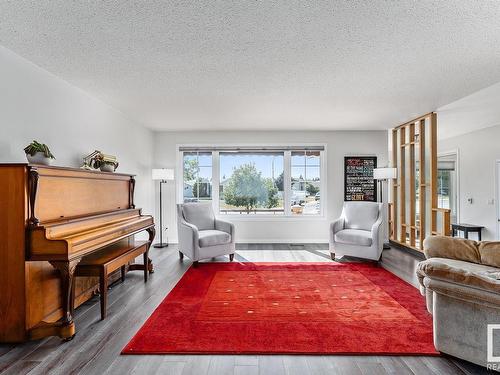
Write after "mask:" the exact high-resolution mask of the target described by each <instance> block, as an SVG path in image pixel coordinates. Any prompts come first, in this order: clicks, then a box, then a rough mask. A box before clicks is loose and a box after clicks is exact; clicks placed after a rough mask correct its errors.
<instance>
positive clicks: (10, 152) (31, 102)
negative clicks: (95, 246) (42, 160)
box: [0, 47, 154, 213]
mask: <svg viewBox="0 0 500 375" xmlns="http://www.w3.org/2000/svg"><path fill="white" fill-rule="evenodd" d="M33 139H36V140H38V141H41V142H43V143H46V144H47V145H48V146H49V147H50V149H51V151H52V153H53V154H54V155H55V157H56V158H57V159H56V160H55V161H54V165H60V166H72V167H79V166H80V165H81V163H82V157H83V156H85V155H87V154H89V153H90V152H92V151H94V150H95V149H97V150H101V151H103V152H105V153H108V154H112V155H116V156H117V157H118V160H119V162H120V166H119V171H121V172H126V173H133V174H136V175H137V184H136V199H135V200H136V204H137V207H142V208H143V209H144V212H145V213H151V212H152V210H153V199H154V197H153V186H152V181H151V164H152V148H153V147H152V146H153V133H152V132H151V131H150V130H147V129H145V128H143V127H142V126H140V125H139V124H137V123H134V122H133V121H131V120H129V119H127V118H126V117H125V116H124V115H123V114H122V113H120V112H118V111H116V110H115V109H113V108H112V107H110V106H108V105H106V104H104V103H103V102H101V101H99V100H97V99H94V98H93V97H91V96H89V95H88V94H86V93H85V92H83V91H82V90H80V89H78V88H76V87H74V86H72V85H70V84H69V83H67V82H65V81H63V80H61V79H60V78H58V77H56V76H54V75H52V74H50V73H48V72H47V71H45V70H43V69H41V68H39V67H37V66H35V65H33V64H32V63H31V62H29V61H27V60H25V59H23V58H22V57H20V56H18V55H16V54H14V53H13V52H11V51H10V50H8V49H5V48H3V47H0V162H2V163H4V162H26V157H25V155H24V151H23V148H24V146H26V145H27V144H28V143H30V142H31V141H32V140H33Z"/></svg>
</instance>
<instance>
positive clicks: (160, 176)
mask: <svg viewBox="0 0 500 375" xmlns="http://www.w3.org/2000/svg"><path fill="white" fill-rule="evenodd" d="M152 177H153V180H173V179H174V170H173V169H168V168H157V169H153V170H152Z"/></svg>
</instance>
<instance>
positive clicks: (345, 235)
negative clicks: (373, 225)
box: [335, 229, 372, 246]
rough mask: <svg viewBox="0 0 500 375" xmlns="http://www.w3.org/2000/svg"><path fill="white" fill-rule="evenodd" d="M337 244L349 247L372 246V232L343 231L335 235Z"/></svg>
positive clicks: (358, 230)
mask: <svg viewBox="0 0 500 375" xmlns="http://www.w3.org/2000/svg"><path fill="white" fill-rule="evenodd" d="M335 242H339V243H344V244H347V245H359V246H371V245H372V232H371V231H368V230H360V229H343V230H341V231H338V232H337V233H335Z"/></svg>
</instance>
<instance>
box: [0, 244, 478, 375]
mask: <svg viewBox="0 0 500 375" xmlns="http://www.w3.org/2000/svg"><path fill="white" fill-rule="evenodd" d="M327 248H328V246H327V245H324V244H308V245H292V244H269V245H264V244H238V245H237V249H238V250H237V256H236V260H238V261H260V262H266V261H268V262H322V261H324V262H331V260H330V255H329V253H328V251H327ZM151 257H152V258H153V261H154V264H155V270H156V271H155V273H154V274H153V275H152V277H151V278H150V280H149V282H148V283H146V284H145V283H144V282H143V280H142V273H141V272H130V273H128V274H127V279H126V281H125V282H124V283H118V284H115V285H114V286H113V287H112V288H111V290H110V291H109V302H108V317H107V319H106V320H104V321H100V320H99V318H100V315H99V314H100V313H99V301H98V299H97V298H94V299H92V300H91V301H88V302H87V303H85V304H84V305H83V306H81V307H80V308H78V309H77V310H76V312H75V322H76V326H77V331H78V333H77V335H76V337H75V338H74V339H73V341H70V342H67V343H64V342H61V340H60V339H58V338H55V337H52V338H48V339H44V340H39V341H33V342H28V343H25V344H22V345H5V344H4V345H0V373H1V374H16V375H18V374H28V373H29V374H99V375H100V374H119V375H124V374H185V375H188V374H193V375H204V374H213V375H224V374H235V375H251V374H262V375H265V374H270V375H271V374H272V375H280V374H297V375H306V374H370V375H372V374H398V375H399V374H439V375H441V374H453V375H455V374H482V373H486V370H485V369H483V368H481V367H478V366H475V365H473V364H470V363H468V362H464V361H461V360H458V359H455V358H452V357H448V356H442V357H412V356H340V355H330V356H304V355H135V356H120V354H119V353H120V351H121V349H122V348H123V347H124V346H125V344H126V343H127V342H128V341H129V340H130V338H131V337H132V336H133V335H134V334H135V333H136V332H137V330H138V329H139V328H140V327H141V325H142V324H143V323H144V321H145V320H146V319H147V318H148V317H149V316H150V315H151V313H152V312H153V311H154V309H155V308H156V307H157V306H158V304H159V303H160V302H161V301H162V300H163V299H164V298H165V296H166V295H167V294H168V293H169V292H170V290H171V289H172V288H173V287H174V285H175V284H176V283H177V281H178V280H179V279H180V277H181V276H182V275H183V274H184V272H185V271H186V270H187V269H188V268H189V266H190V262H189V261H187V260H186V258H185V260H184V262H181V261H180V260H179V257H178V253H177V247H176V246H175V245H171V246H170V247H168V248H164V249H152V251H151ZM213 261H227V258H225V257H222V258H220V259H219V258H217V259H214V260H213ZM417 263H418V259H416V258H415V257H413V256H411V255H409V254H407V253H406V252H403V251H401V250H398V249H390V250H386V251H385V252H384V256H383V261H382V266H383V267H384V268H386V269H388V270H389V271H391V272H393V273H395V274H396V275H398V276H399V277H401V278H403V279H404V280H406V281H408V282H410V283H412V284H414V285H416V283H417V281H416V278H415V267H416V264H417Z"/></svg>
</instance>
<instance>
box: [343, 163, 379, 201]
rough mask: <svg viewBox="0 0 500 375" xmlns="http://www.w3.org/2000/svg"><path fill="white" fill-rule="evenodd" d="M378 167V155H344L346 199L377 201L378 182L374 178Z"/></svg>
mask: <svg viewBox="0 0 500 375" xmlns="http://www.w3.org/2000/svg"><path fill="white" fill-rule="evenodd" d="M373 168H377V157H376V156H346V157H344V200H345V201H370V202H376V201H377V182H376V181H375V180H374V179H373Z"/></svg>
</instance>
